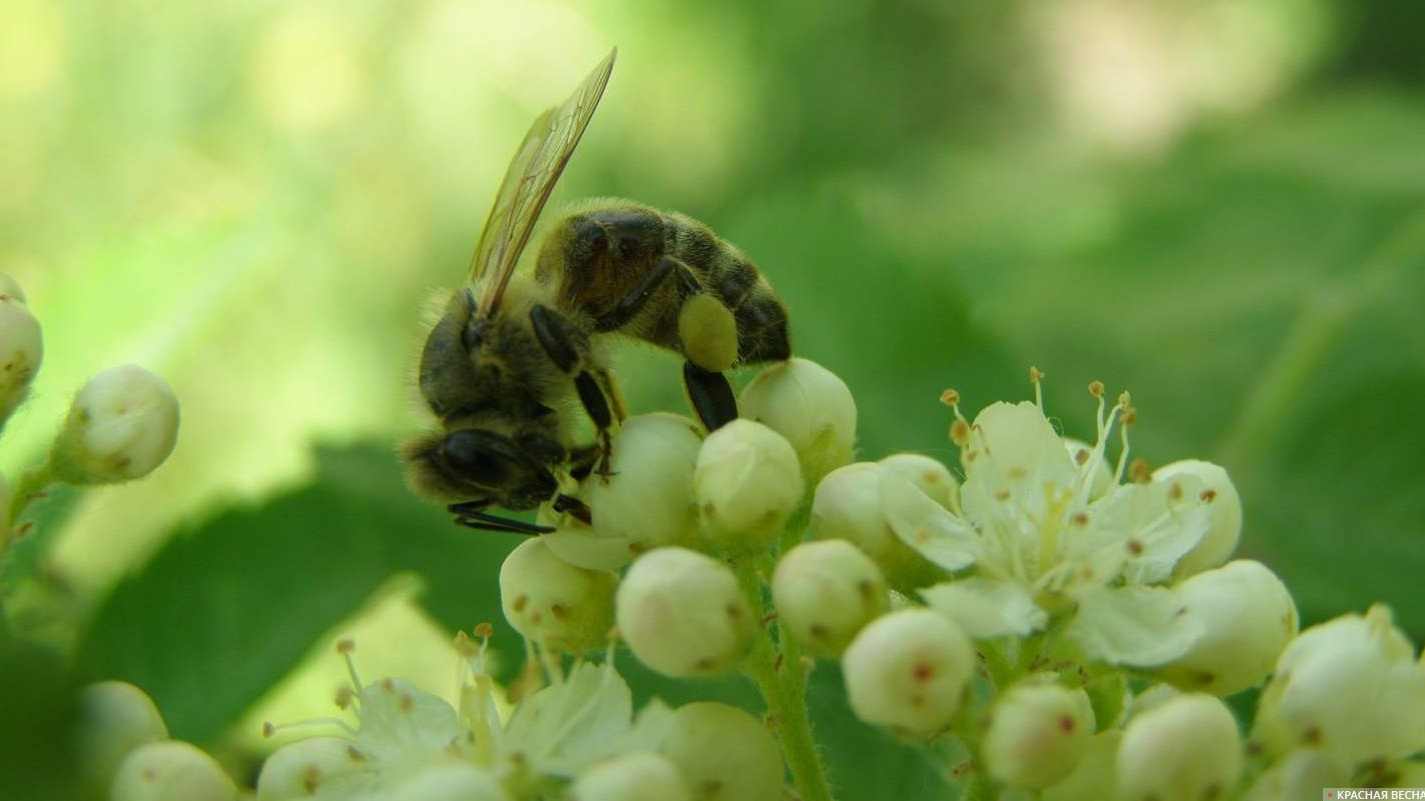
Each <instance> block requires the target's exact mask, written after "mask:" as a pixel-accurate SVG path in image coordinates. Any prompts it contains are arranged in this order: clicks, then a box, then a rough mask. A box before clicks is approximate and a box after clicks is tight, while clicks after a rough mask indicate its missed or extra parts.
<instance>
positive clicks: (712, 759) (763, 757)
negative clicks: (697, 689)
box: [661, 701, 784, 801]
mask: <svg viewBox="0 0 1425 801" xmlns="http://www.w3.org/2000/svg"><path fill="white" fill-rule="evenodd" d="M661 750H662V752H663V754H664V755H665V756H667V757H668V759H670V760H672V762H673V764H674V765H677V766H678V772H679V773H681V774H682V775H683V779H684V780H685V781H686V782H687V784H688V789H689V790H691V791H692V794H693V797H694V798H696V799H698V801H779V799H781V798H782V781H783V775H784V770H783V767H782V749H781V748H779V747H778V746H777V741H776V740H775V739H774V738H773V737H772V734H771V732H769V731H767V727H766V726H764V725H762V722H761V721H760V720H758V719H757V718H754V717H752V716H751V715H749V714H747V713H746V712H743V711H742V710H741V709H738V708H737V707H733V706H728V705H727V704H720V703H717V702H715V701H704V702H699V703H694V704H688V705H686V706H682V707H679V708H678V710H677V712H675V713H674V724H673V730H672V731H671V732H670V733H669V734H668V737H667V738H666V739H665V740H664V741H663V745H662V746H661Z"/></svg>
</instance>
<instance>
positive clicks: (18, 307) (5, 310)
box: [0, 276, 44, 425]
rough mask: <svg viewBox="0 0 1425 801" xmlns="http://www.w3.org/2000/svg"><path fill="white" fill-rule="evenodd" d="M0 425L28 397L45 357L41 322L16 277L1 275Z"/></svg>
mask: <svg viewBox="0 0 1425 801" xmlns="http://www.w3.org/2000/svg"><path fill="white" fill-rule="evenodd" d="M0 279H4V283H5V284H8V286H0V425H3V424H4V422H5V420H6V419H7V418H9V416H10V414H11V412H13V411H15V408H16V407H17V406H19V405H20V404H21V403H22V402H24V400H25V396H26V394H28V393H29V390H30V382H31V381H32V380H33V379H34V376H35V373H37V372H39V369H40V362H41V361H43V359H44V337H43V336H42V335H41V333H40V322H39V320H36V319H35V315H34V314H32V313H30V309H29V307H28V306H26V305H25V296H24V293H22V292H20V291H19V287H18V285H15V283H14V281H13V279H11V278H10V277H9V276H0Z"/></svg>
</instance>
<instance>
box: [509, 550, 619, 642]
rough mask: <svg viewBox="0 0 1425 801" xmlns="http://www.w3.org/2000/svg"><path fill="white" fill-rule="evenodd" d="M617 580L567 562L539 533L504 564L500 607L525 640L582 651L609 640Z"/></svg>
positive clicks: (513, 552)
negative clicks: (556, 554) (551, 548)
mask: <svg viewBox="0 0 1425 801" xmlns="http://www.w3.org/2000/svg"><path fill="white" fill-rule="evenodd" d="M616 583H617V580H616V579H615V577H614V574H613V573H610V572H608V571H606V570H586V569H584V568H582V567H575V566H573V565H571V564H568V563H566V562H565V561H564V560H562V559H560V558H559V557H557V556H555V555H554V552H553V551H551V550H550V549H549V546H548V545H545V544H544V542H543V540H541V539H539V538H537V537H536V538H533V539H527V540H525V541H524V542H522V543H520V544H519V546H518V547H516V548H515V549H514V550H513V551H511V552H510V555H509V556H507V557H505V562H504V564H503V565H501V566H500V606H501V608H502V609H504V612H505V618H506V619H508V620H509V621H510V625H512V626H514V627H515V630H516V631H518V632H519V633H520V634H521V635H523V636H524V637H525V638H526V639H528V640H531V641H533V642H537V643H539V644H540V645H543V646H545V647H546V648H551V649H554V650H556V651H563V652H565V653H572V654H579V653H584V652H585V651H591V650H594V649H597V648H601V647H603V646H604V645H605V644H606V643H607V641H608V631H609V628H610V627H611V626H612V625H613V598H614V587H615V585H616Z"/></svg>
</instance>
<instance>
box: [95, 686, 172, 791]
mask: <svg viewBox="0 0 1425 801" xmlns="http://www.w3.org/2000/svg"><path fill="white" fill-rule="evenodd" d="M79 715H80V718H79V725H78V726H77V728H76V731H75V740H76V743H75V748H76V751H77V757H78V764H79V770H80V783H81V785H82V786H83V787H84V788H85V791H86V792H87V793H88V794H89V795H93V796H95V797H103V796H104V795H106V794H107V793H108V789H109V785H110V783H111V782H113V780H114V774H115V772H117V771H118V769H119V765H120V764H121V763H122V762H123V761H124V758H125V757H127V756H128V755H129V754H130V753H131V752H133V750H134V749H136V748H138V747H139V746H141V745H147V744H148V743H156V742H160V741H163V740H167V739H168V726H166V725H165V724H164V722H163V717H162V716H161V715H159V713H158V707H156V706H154V705H153V701H152V700H151V699H150V698H149V697H148V696H147V695H146V694H145V693H144V691H143V690H140V689H139V688H137V687H135V686H134V685H132V684H129V683H127V682H122V681H101V682H99V683H97V684H91V685H89V686H88V687H85V688H84V689H83V690H82V691H81V692H80V693H79Z"/></svg>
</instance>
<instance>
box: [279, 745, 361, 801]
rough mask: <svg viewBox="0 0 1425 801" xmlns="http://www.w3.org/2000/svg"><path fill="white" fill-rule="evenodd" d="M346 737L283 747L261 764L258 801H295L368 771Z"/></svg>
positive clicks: (359, 753) (354, 747)
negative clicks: (343, 779) (333, 783)
mask: <svg viewBox="0 0 1425 801" xmlns="http://www.w3.org/2000/svg"><path fill="white" fill-rule="evenodd" d="M371 769H372V768H371V765H370V764H369V763H368V761H367V759H366V758H365V757H363V756H362V754H361V752H360V751H358V750H357V749H356V744H355V743H353V742H352V741H351V740H350V739H348V738H346V737H308V738H306V739H303V740H297V741H295V742H292V743H288V744H287V745H284V746H282V747H281V748H279V749H277V750H276V751H273V752H272V755H271V756H269V757H268V758H267V759H266V760H265V761H264V762H263V763H262V772H261V773H259V774H258V776H257V801H294V799H299V798H307V797H309V796H312V795H316V794H317V792H318V791H320V790H322V789H323V788H325V787H326V786H327V785H329V784H331V783H332V782H334V781H337V780H339V779H342V778H344V777H347V776H353V775H356V774H360V773H363V772H367V771H370V770H371Z"/></svg>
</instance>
